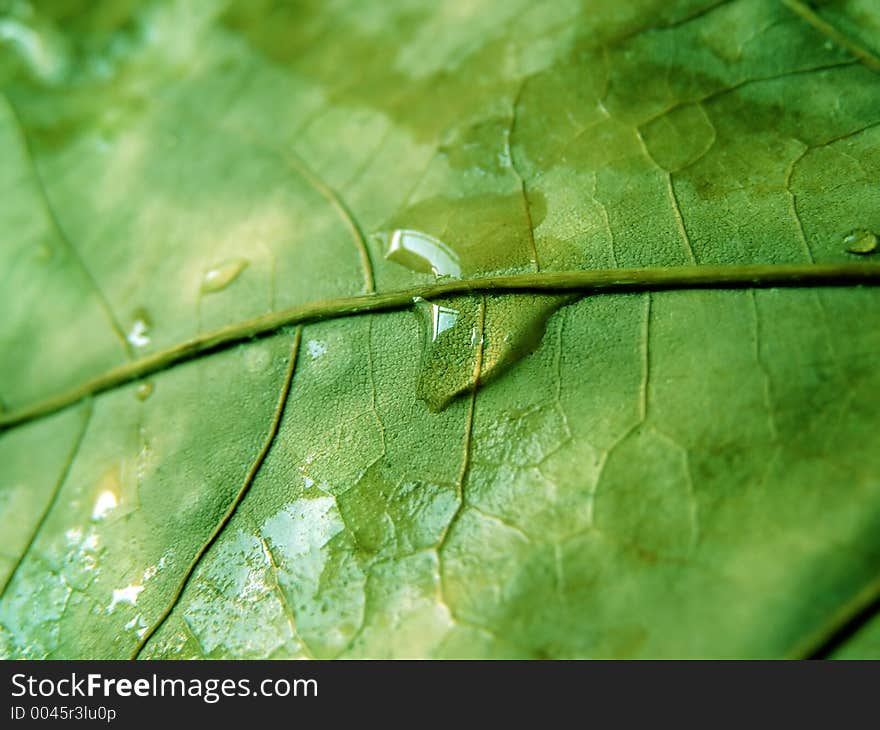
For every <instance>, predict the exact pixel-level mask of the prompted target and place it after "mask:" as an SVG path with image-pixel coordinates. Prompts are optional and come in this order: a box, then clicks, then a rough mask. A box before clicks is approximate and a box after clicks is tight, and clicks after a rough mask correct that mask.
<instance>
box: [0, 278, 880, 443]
mask: <svg viewBox="0 0 880 730" xmlns="http://www.w3.org/2000/svg"><path fill="white" fill-rule="evenodd" d="M878 284H880V264H873V263H871V264H790V265H772V264H769V265H768V264H754V265H742V266H712V265H698V266H670V267H651V268H637V269H602V270H594V271H554V272H550V271H547V272H532V273H528V274H510V275H505V276H489V277H482V278H476V279H461V280H459V279H456V280H440V281H437V282H435V283H431V284H424V285H422V286H416V287H412V288H408V289H399V290H396V291H390V292H379V293H370V294H360V295H355V296H348V297H339V298H337V299H330V300H325V301H320V302H313V303H310V304H304V305H300V306H296V307H291V308H289V309H283V310H280V311H277V312H270V313H268V314H263V315H260V316H258V317H254V318H252V319H247V320H244V321H242V322H236V323H234V324H230V325H226V326H224V327H221V328H219V329H216V330H213V331H210V332H205V333H202V334H199V335H197V336H196V337H193V338H192V339H189V340H185V341H183V342H179V343H177V344H175V345H172V346H171V347H168V348H167V349H165V350H161V351H159V352H155V353H153V354H151V355H147V356H146V357H143V358H140V359H138V360H133V361H131V362H126V363H123V364H122V365H119V366H117V367H115V368H112V369H110V370H107V371H105V372H103V373H101V374H100V375H98V376H96V377H94V378H91V379H90V380H86V381H85V382H82V383H80V384H79V385H76V386H74V387H73V388H71V389H69V390H67V391H64V392H62V393H58V394H56V395H53V396H50V397H48V398H46V399H45V400H42V401H38V402H37V403H33V404H31V405H28V406H24V407H22V408H18V409H16V410H12V411H9V412H8V413H0V430H3V429H6V428H10V427H12V426H17V425H19V424H22V423H25V422H27V421H32V420H34V419H36V418H40V417H42V416H46V415H48V414H50V413H54V412H56V411H59V410H61V409H62V408H66V407H67V406H70V405H72V404H74V403H77V402H79V401H81V400H82V399H84V398H88V397H90V396H93V395H97V394H99V393H103V392H105V391H108V390H112V389H113V388H116V387H119V386H121V385H124V384H126V383H130V382H132V381H134V380H138V379H140V378H143V377H145V376H147V375H150V374H152V373H155V372H158V371H160V370H165V369H166V368H169V367H171V366H172V365H176V364H177V363H181V362H184V361H187V360H192V359H194V358H197V357H200V356H203V355H207V354H209V353H211V352H216V351H218V350H221V349H223V348H225V347H229V346H230V345H234V344H237V343H240V342H244V341H247V340H250V339H253V338H256V337H262V336H266V335H270V334H272V333H275V332H277V331H279V330H281V329H282V328H284V327H289V326H291V325H298V324H303V323H306V322H316V321H321V320H327V319H337V318H340V317H349V316H353V315H359V314H367V313H371V312H383V311H391V310H399V309H405V308H407V307H409V306H410V305H411V304H412V302H413V299H415V298H416V297H421V298H423V299H432V298H435V297H454V296H461V295H469V294H487V293H517V292H519V293H528V292H548V291H549V292H554V293H562V292H569V293H570V292H578V293H581V294H584V295H586V294H607V293H614V292H637V291H657V290H664V289H752V288H758V287H816V286H848V285H871V286H876V285H878Z"/></svg>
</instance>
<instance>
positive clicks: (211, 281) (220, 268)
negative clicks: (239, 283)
mask: <svg viewBox="0 0 880 730" xmlns="http://www.w3.org/2000/svg"><path fill="white" fill-rule="evenodd" d="M247 265H248V262H247V259H233V260H231V261H224V262H223V263H221V264H218V265H217V266H212V267H211V268H210V269H208V270H207V271H206V272H205V273H204V275H203V276H202V291H203V292H205V293H206V294H210V293H212V292H218V291H221V290H222V289H225V288H226V287H227V286H229V285H230V284H231V283H232V282H233V281H235V279H236V278H237V277H238V275H239V274H240V273H241V272H242V271H244V269H245V267H247Z"/></svg>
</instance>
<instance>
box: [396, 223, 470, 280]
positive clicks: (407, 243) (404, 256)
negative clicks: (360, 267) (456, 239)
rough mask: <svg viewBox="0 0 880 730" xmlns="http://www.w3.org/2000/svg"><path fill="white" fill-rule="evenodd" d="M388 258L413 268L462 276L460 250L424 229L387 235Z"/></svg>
mask: <svg viewBox="0 0 880 730" xmlns="http://www.w3.org/2000/svg"><path fill="white" fill-rule="evenodd" d="M385 258H386V259H388V260H389V261H394V262H395V263H397V264H400V265H401V266H406V267H407V268H408V269H412V270H413V271H419V272H422V273H425V274H434V276H450V277H453V278H458V277H460V276H461V265H460V263H459V260H458V254H456V253H455V251H453V250H452V249H451V248H450V247H449V246H447V245H446V244H445V243H443V241H441V240H440V239H439V238H434V236H430V235H428V234H427V233H423V232H421V231H413V230H408V229H400V228H398V229H397V230H395V231H393V232H392V233H391V235H390V237H389V238H388V251H387V252H386V253H385Z"/></svg>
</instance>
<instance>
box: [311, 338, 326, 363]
mask: <svg viewBox="0 0 880 730" xmlns="http://www.w3.org/2000/svg"><path fill="white" fill-rule="evenodd" d="M306 347H308V349H309V357H311V358H312V360H317V359H318V358H319V357H321V355H324V354H326V353H327V345H326V343H324V342H321V340H309V341H308V343H306Z"/></svg>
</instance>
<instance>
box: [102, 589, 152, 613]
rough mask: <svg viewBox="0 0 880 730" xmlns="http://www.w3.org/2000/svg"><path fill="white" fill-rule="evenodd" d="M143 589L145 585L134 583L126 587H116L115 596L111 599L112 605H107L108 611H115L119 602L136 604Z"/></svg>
mask: <svg viewBox="0 0 880 730" xmlns="http://www.w3.org/2000/svg"><path fill="white" fill-rule="evenodd" d="M143 590H144V587H143V586H140V585H134V584H132V585H128V586H126V587H125V588H116V589H115V590H114V591H113V598H112V599H111V601H110V605H109V606H107V613H113V609H114V608H116V606H117V604H119V603H128V604H130V605H132V606H134V605H135V604H136V603H137V599H138V596H139V595H140V594H141V591H143Z"/></svg>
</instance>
